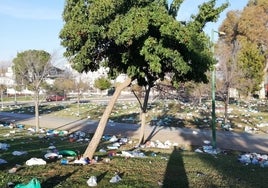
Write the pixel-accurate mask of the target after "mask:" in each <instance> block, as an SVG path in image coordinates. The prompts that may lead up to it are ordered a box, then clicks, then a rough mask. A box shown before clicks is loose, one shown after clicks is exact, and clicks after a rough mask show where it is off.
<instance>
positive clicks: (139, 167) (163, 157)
mask: <svg viewBox="0 0 268 188" xmlns="http://www.w3.org/2000/svg"><path fill="white" fill-rule="evenodd" d="M14 130H15V133H14ZM10 131H13V132H12V133H11V134H10V136H6V134H7V133H10ZM90 137H91V136H90V135H86V138H90ZM0 143H2V144H3V143H5V144H7V145H8V146H9V147H8V148H7V150H0V159H4V160H6V161H7V163H6V164H0V169H1V171H0V187H1V188H2V187H3V188H4V187H6V185H7V183H8V182H13V183H15V184H18V183H24V184H26V183H28V182H29V181H30V180H31V179H32V178H37V179H38V180H39V181H40V183H41V186H42V188H52V187H63V188H65V187H66V188H83V187H89V186H88V185H87V180H88V179H89V178H90V177H91V176H95V177H97V182H98V186H97V187H105V188H106V187H111V188H112V187H130V188H132V187H133V188H135V187H137V188H141V187H144V188H147V187H148V188H151V187H168V188H172V187H174V188H178V187H194V188H195V187H206V188H207V187H243V188H247V187H248V188H252V187H256V188H257V187H258V188H261V187H267V184H268V178H267V174H268V168H262V167H260V166H259V165H253V164H249V165H243V164H242V163H240V162H238V160H237V159H238V156H239V154H240V153H239V152H234V151H225V152H222V153H219V154H217V155H211V154H208V153H198V152H194V151H192V150H182V149H180V148H170V149H159V148H143V149H142V148H139V150H140V152H142V153H143V154H144V155H145V157H134V158H132V157H131V158H129V157H128V158H127V157H122V156H112V157H111V156H109V155H108V154H109V150H107V149H106V146H107V144H109V143H107V141H104V140H103V141H102V142H101V144H100V145H99V148H98V150H97V152H96V155H97V156H98V157H99V162H97V163H95V164H89V165H75V164H67V165H62V164H61V160H60V159H59V160H54V161H48V160H46V159H45V158H44V155H45V154H46V153H47V150H48V147H49V146H52V145H53V146H55V147H56V148H57V150H58V151H60V150H66V149H68V150H73V151H75V152H77V153H79V151H80V152H83V151H84V150H85V148H86V146H87V144H88V142H87V141H82V142H70V141H69V139H68V136H49V137H48V136H45V137H43V136H41V135H40V134H30V133H29V132H28V131H27V130H26V129H23V130H22V129H10V128H7V127H1V128H0ZM100 149H105V150H106V152H100ZM130 149H133V144H126V145H122V146H121V147H120V148H119V149H118V150H113V152H115V153H116V154H120V153H121V152H122V151H129V150H130ZM193 149H194V148H193ZM14 151H26V152H27V154H25V155H21V156H14V155H13V154H12V153H13V152H14ZM33 157H35V158H42V159H44V160H46V161H47V164H46V165H40V166H27V165H26V164H25V162H26V161H27V160H29V159H31V158H33ZM107 158H109V159H110V162H109V163H105V162H103V161H102V159H107ZM16 164H19V165H21V167H20V168H19V170H18V171H17V172H15V173H9V170H10V169H11V168H13V167H14V166H15V165H16ZM116 173H117V174H118V175H119V176H120V177H121V178H122V179H121V181H119V182H118V183H110V182H109V181H110V179H111V178H112V177H113V176H114V175H115V174H116Z"/></svg>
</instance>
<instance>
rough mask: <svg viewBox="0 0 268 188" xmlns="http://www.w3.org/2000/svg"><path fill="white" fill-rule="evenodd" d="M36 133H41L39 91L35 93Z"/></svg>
mask: <svg viewBox="0 0 268 188" xmlns="http://www.w3.org/2000/svg"><path fill="white" fill-rule="evenodd" d="M34 103H35V106H34V108H35V129H36V130H35V131H36V132H39V91H36V92H35V100H34Z"/></svg>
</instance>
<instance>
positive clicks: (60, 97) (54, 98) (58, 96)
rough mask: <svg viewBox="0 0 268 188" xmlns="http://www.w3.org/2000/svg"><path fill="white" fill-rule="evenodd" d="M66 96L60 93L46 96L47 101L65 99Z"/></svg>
mask: <svg viewBox="0 0 268 188" xmlns="http://www.w3.org/2000/svg"><path fill="white" fill-rule="evenodd" d="M66 99H67V98H66V96H62V95H50V96H48V97H47V98H46V101H47V102H51V101H65V100H66Z"/></svg>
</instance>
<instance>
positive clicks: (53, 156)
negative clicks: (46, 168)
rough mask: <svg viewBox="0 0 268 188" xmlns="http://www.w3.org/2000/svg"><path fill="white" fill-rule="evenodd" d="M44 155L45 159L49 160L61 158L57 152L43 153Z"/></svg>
mask: <svg viewBox="0 0 268 188" xmlns="http://www.w3.org/2000/svg"><path fill="white" fill-rule="evenodd" d="M44 157H45V158H46V159H49V160H51V159H59V158H62V155H59V154H57V153H47V154H45V156H44Z"/></svg>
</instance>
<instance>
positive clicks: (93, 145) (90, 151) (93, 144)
mask: <svg viewBox="0 0 268 188" xmlns="http://www.w3.org/2000/svg"><path fill="white" fill-rule="evenodd" d="M130 83H131V79H130V78H127V79H126V80H125V81H124V82H123V83H121V84H120V85H119V86H118V87H116V89H115V92H114V94H113V96H112V98H111V100H110V101H109V104H108V106H107V107H106V109H105V111H104V113H103V115H102V117H101V119H100V122H99V124H98V127H97V129H96V131H95V133H94V136H93V138H92V139H91V141H90V143H89V144H88V146H87V148H86V151H85V152H84V154H83V157H88V158H89V159H92V157H93V155H94V153H95V151H96V149H97V147H98V145H99V143H100V140H101V138H102V135H103V132H104V129H105V127H106V124H107V122H108V119H109V116H110V114H111V112H112V109H113V107H114V105H115V102H116V101H117V99H118V97H119V96H120V93H121V91H122V90H123V89H125V88H126V87H127V86H129V84H130Z"/></svg>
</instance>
